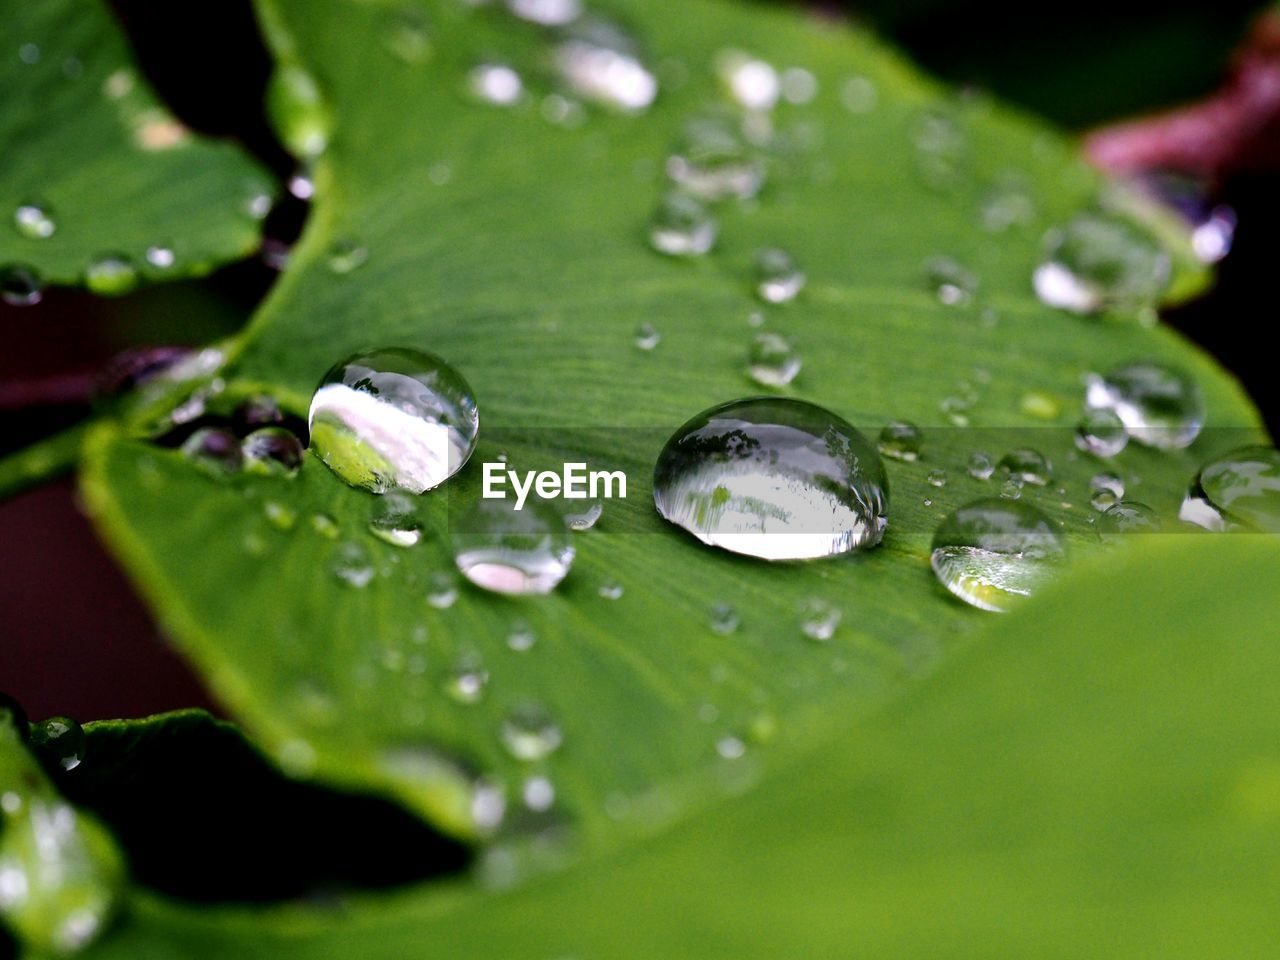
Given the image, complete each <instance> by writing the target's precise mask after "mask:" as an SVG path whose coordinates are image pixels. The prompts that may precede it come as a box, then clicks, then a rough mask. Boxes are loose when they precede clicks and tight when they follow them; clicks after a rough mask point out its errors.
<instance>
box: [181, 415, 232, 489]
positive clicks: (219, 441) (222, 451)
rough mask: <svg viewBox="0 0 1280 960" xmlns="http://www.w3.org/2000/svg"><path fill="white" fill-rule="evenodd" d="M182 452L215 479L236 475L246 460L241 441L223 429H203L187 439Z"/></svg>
mask: <svg viewBox="0 0 1280 960" xmlns="http://www.w3.org/2000/svg"><path fill="white" fill-rule="evenodd" d="M182 452H183V454H184V455H185V456H186V457H187V459H188V460H190V461H191V462H192V463H193V464H195V465H196V466H197V467H199V468H200V469H201V470H202V471H204V472H205V473H207V474H209V475H210V476H215V477H225V476H228V475H229V474H233V473H236V472H237V471H238V470H239V469H240V465H241V463H242V462H243V459H244V458H243V455H242V452H241V447H240V440H239V439H238V438H237V437H236V435H235V434H234V433H232V432H231V431H230V430H224V429H222V428H221V427H201V428H200V429H199V430H197V431H195V432H194V433H193V434H191V436H189V437H187V439H186V441H185V442H184V443H183V444H182Z"/></svg>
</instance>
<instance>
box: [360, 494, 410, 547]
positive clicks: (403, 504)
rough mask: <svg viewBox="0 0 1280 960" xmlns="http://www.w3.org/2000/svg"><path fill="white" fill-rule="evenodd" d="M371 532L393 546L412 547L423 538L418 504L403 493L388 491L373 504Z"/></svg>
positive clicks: (370, 519)
mask: <svg viewBox="0 0 1280 960" xmlns="http://www.w3.org/2000/svg"><path fill="white" fill-rule="evenodd" d="M369 532H370V533H371V534H373V535H374V536H375V537H377V538H378V539H379V540H381V541H382V542H383V543H389V544H391V545H392V546H393V547H412V546H415V545H416V544H417V543H418V542H419V541H421V540H422V521H421V520H419V519H418V508H417V504H415V503H414V502H413V500H412V499H411V498H410V497H407V496H405V495H404V494H403V493H388V494H387V495H386V496H385V497H382V498H381V499H380V500H379V501H378V502H377V503H375V504H374V506H373V513H372V515H371V516H370V517H369Z"/></svg>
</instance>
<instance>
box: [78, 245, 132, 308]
mask: <svg viewBox="0 0 1280 960" xmlns="http://www.w3.org/2000/svg"><path fill="white" fill-rule="evenodd" d="M84 285H85V286H86V287H88V288H89V290H90V291H92V292H93V293H96V294H98V295H99V296H103V297H118V296H121V295H123V294H126V293H128V292H129V291H131V290H132V289H133V288H134V287H136V286H137V285H138V268H137V267H136V266H134V264H133V261H132V260H130V259H129V258H128V257H126V256H124V255H123V254H120V253H108V254H103V255H102V256H100V257H97V258H95V259H94V260H93V261H92V262H91V263H90V264H89V266H88V267H86V268H85V271H84Z"/></svg>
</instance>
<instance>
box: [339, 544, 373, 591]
mask: <svg viewBox="0 0 1280 960" xmlns="http://www.w3.org/2000/svg"><path fill="white" fill-rule="evenodd" d="M329 571H330V572H331V573H332V574H333V575H334V576H335V577H337V578H338V579H339V580H341V581H342V582H343V583H345V584H347V585H348V586H351V587H355V588H356V589H357V590H360V589H363V588H364V587H367V586H368V585H369V582H370V581H371V580H373V573H374V570H373V558H372V557H371V556H370V555H369V551H368V550H367V549H366V548H365V547H364V545H363V544H360V543H357V542H356V541H354V540H348V541H347V542H346V543H340V544H338V546H337V548H336V549H335V550H334V551H333V556H332V558H331V559H330V561H329Z"/></svg>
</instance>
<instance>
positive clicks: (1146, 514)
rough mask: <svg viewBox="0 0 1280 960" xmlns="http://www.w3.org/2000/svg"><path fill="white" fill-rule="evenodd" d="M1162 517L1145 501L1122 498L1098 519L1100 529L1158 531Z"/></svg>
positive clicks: (1114, 531) (1130, 531)
mask: <svg viewBox="0 0 1280 960" xmlns="http://www.w3.org/2000/svg"><path fill="white" fill-rule="evenodd" d="M1160 527H1161V524H1160V517H1159V516H1158V515H1157V514H1156V512H1155V511H1154V510H1152V509H1151V508H1150V507H1148V506H1147V505H1146V504H1145V503H1139V502H1138V501H1137V500H1121V501H1119V502H1118V503H1115V504H1112V505H1111V506H1110V507H1109V508H1108V509H1107V510H1106V512H1105V513H1103V514H1102V516H1101V517H1100V518H1099V520H1098V528H1099V531H1100V532H1101V533H1102V534H1104V535H1107V534H1116V533H1158V532H1159V531H1160Z"/></svg>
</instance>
